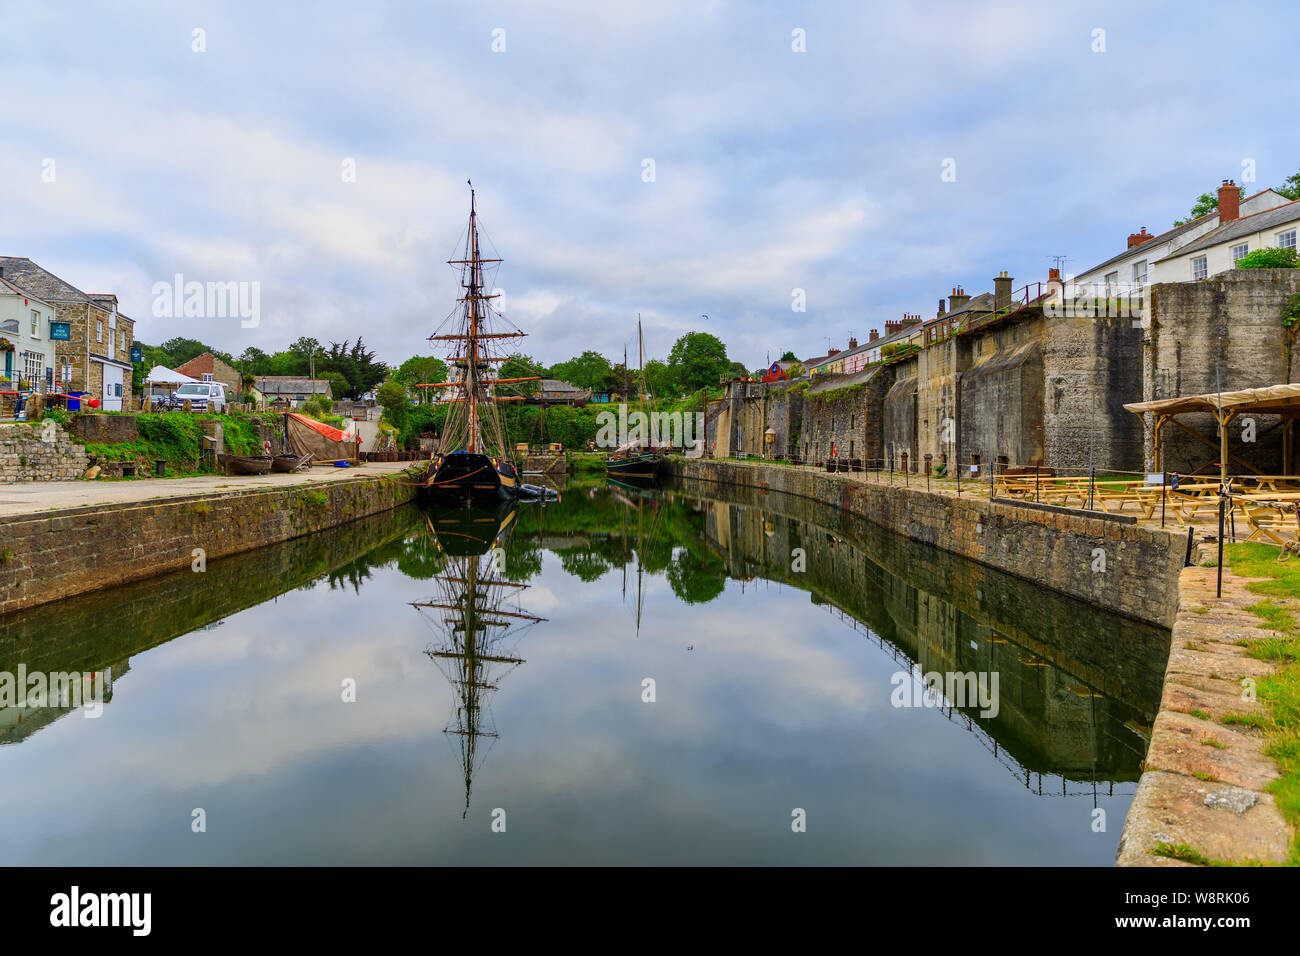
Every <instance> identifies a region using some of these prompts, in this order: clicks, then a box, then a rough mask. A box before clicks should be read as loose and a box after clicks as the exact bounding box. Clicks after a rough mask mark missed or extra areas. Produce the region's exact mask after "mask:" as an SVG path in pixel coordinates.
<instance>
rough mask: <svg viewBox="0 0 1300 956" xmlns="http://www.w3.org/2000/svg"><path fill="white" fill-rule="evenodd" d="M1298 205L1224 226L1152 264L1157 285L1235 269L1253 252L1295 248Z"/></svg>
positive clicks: (1299, 218)
mask: <svg viewBox="0 0 1300 956" xmlns="http://www.w3.org/2000/svg"><path fill="white" fill-rule="evenodd" d="M1297 228H1300V201H1296V202H1288V203H1287V204H1286V205H1283V206H1278V207H1276V208H1275V209H1266V210H1264V211H1263V212H1257V213H1254V214H1253V215H1248V216H1242V217H1240V218H1235V219H1231V220H1229V221H1227V222H1224V223H1223V224H1222V225H1220V226H1219V227H1218V228H1217V229H1215V230H1213V231H1212V232H1208V233H1206V234H1205V235H1203V236H1201V237H1200V238H1199V239H1197V240H1196V241H1195V242H1190V243H1188V244H1187V245H1185V246H1183V247H1182V248H1180V249H1179V250H1178V251H1177V252H1175V253H1174V254H1173V255H1170V256H1166V257H1165V258H1163V259H1160V260H1158V261H1157V262H1156V264H1155V267H1156V268H1155V281H1157V282H1192V281H1195V280H1196V279H1207V278H1209V277H1210V276H1212V275H1217V274H1218V273H1220V272H1226V271H1227V270H1229V269H1233V268H1236V265H1237V260H1238V259H1241V258H1243V257H1244V256H1246V255H1247V254H1248V253H1251V252H1254V251H1255V250H1256V249H1267V248H1281V249H1295V248H1296V232H1297Z"/></svg>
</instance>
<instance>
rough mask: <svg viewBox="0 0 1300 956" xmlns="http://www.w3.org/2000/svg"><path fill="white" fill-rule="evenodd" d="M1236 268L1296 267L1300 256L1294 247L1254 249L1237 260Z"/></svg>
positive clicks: (1299, 261) (1299, 265) (1299, 262)
mask: <svg viewBox="0 0 1300 956" xmlns="http://www.w3.org/2000/svg"><path fill="white" fill-rule="evenodd" d="M1237 268H1238V269H1296V268H1300V258H1297V256H1296V251H1295V250H1294V249H1271V248H1270V249H1256V250H1255V251H1254V252H1248V253H1246V255H1245V256H1243V257H1242V258H1240V259H1238V260H1237Z"/></svg>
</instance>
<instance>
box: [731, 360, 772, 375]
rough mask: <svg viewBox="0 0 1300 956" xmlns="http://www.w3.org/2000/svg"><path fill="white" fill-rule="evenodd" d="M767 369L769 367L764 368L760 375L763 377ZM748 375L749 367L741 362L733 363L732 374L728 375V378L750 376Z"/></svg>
mask: <svg viewBox="0 0 1300 956" xmlns="http://www.w3.org/2000/svg"><path fill="white" fill-rule="evenodd" d="M766 371H767V369H763V371H762V372H759V373H758V377H759V378H762V377H763V372H766ZM748 377H749V369H747V368H745V366H744V365H742V364H741V363H740V362H732V363H731V374H730V375H728V378H748Z"/></svg>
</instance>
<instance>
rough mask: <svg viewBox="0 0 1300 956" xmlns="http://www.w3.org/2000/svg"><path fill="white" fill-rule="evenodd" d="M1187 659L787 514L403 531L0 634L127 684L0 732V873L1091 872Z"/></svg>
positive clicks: (645, 499)
mask: <svg viewBox="0 0 1300 956" xmlns="http://www.w3.org/2000/svg"><path fill="white" fill-rule="evenodd" d="M519 585H525V586H519ZM1167 650H1168V633H1167V632H1163V631H1160V630H1157V629H1154V628H1150V627H1146V626H1143V625H1140V624H1135V623H1133V622H1131V621H1126V620H1123V619H1120V618H1117V617H1113V616H1109V615H1107V614H1105V613H1104V612H1101V611H1099V610H1097V609H1095V608H1090V607H1086V606H1083V605H1080V604H1078V603H1076V602H1073V601H1070V600H1068V599H1066V598H1063V597H1061V596H1059V595H1054V594H1051V593H1049V592H1046V591H1043V590H1041V589H1039V588H1037V587H1034V586H1033V585H1030V584H1028V583H1025V582H1023V581H1019V580H1017V579H1014V578H1010V577H1008V576H1005V575H1001V574H998V573H997V572H994V571H991V570H989V569H986V568H982V567H979V566H978V565H975V564H972V563H970V562H966V561H962V560H959V559H956V558H953V557H951V556H949V555H945V554H943V553H942V552H938V551H935V550H933V549H929V548H925V547H923V546H921V545H917V544H915V543H914V542H910V541H907V540H904V539H900V538H897V537H895V536H892V535H888V534H887V533H885V532H883V531H882V530H880V529H878V528H876V527H875V526H873V525H871V524H870V523H868V522H865V521H861V520H857V519H852V518H850V517H848V516H845V515H843V514H842V513H839V512H837V511H834V510H832V509H830V508H826V507H823V506H821V505H818V504H816V503H814V502H809V501H805V500H801V499H793V498H787V497H784V496H779V495H763V496H760V495H758V494H756V493H745V492H736V491H729V490H726V489H723V488H721V487H719V486H716V485H691V486H677V487H675V488H673V489H670V490H665V491H662V492H658V493H653V494H652V493H645V492H641V491H638V490H635V489H622V488H617V487H606V486H603V485H599V486H592V487H573V488H570V489H569V490H568V491H567V492H566V493H565V495H564V497H563V500H562V501H560V502H558V503H552V504H549V505H546V506H545V507H543V506H540V505H536V504H533V505H521V506H520V507H519V508H518V509H517V510H513V511H505V512H499V513H494V514H482V513H479V514H473V515H467V514H464V513H455V514H452V513H441V514H439V513H433V512H427V513H426V512H422V511H420V510H419V509H417V508H415V507H408V508H404V509H399V510H397V511H394V512H390V513H388V514H385V515H379V516H375V517H372V518H369V519H366V520H364V521H360V522H356V523H353V524H350V525H347V526H344V527H341V528H338V529H334V530H332V531H329V532H325V533H322V534H319V535H315V536H312V537H311V538H307V539H301V540H298V541H292V542H287V543H284V544H281V545H277V546H273V547H269V548H265V549H262V550H259V551H257V552H253V553H250V554H246V555H241V556H236V557H233V558H229V559H225V560H222V561H218V562H213V563H212V564H210V565H209V566H208V569H207V571H206V572H204V573H202V574H196V573H193V572H191V571H189V570H185V571H181V572H178V573H176V574H174V575H170V576H167V577H164V578H159V579H155V580H151V581H148V582H142V583H139V584H136V585H132V586H129V587H124V588H118V589H116V590H114V591H111V592H105V593H101V594H96V595H89V596H86V597H84V598H80V599H77V600H73V601H66V602H62V603H61V604H58V605H56V606H51V607H46V608H39V609H36V610H34V611H31V612H27V613H24V614H19V615H11V616H9V617H4V618H0V671H5V670H7V671H10V672H15V671H16V669H17V667H18V665H19V664H20V663H21V664H24V665H25V666H26V668H27V670H28V671H29V672H32V671H43V672H52V671H84V672H90V671H103V670H105V669H108V670H110V671H111V675H112V684H111V696H110V699H109V701H108V702H107V704H106V705H105V706H104V708H103V714H102V716H101V717H99V718H98V719H87V718H86V717H85V716H84V714H85V712H86V711H85V710H84V709H83V710H81V711H77V710H71V709H64V710H59V709H54V708H43V709H35V710H33V709H23V710H20V709H19V708H16V707H0V779H2V780H4V782H5V784H4V786H3V787H0V833H3V839H2V840H0V864H5V865H14V864H45V865H48V864H70V863H77V864H100V863H125V864H240V863H254V864H258V863H268V864H269V863H294V864H324V863H344V864H384V863H392V864H439V863H464V864H541V863H559V864H582V863H643V864H673V863H682V864H691V863H703V864H750V863H753V864H758V863H772V864H865V863H871V864H913V863H917V864H919V863H935V864H948V863H951V864H1098V865H1107V864H1109V863H1111V861H1112V860H1113V858H1114V854H1115V848H1116V844H1117V842H1118V839H1119V834H1120V829H1121V826H1122V823H1123V819H1124V814H1125V813H1126V812H1127V809H1128V805H1129V802H1130V800H1131V798H1132V794H1133V790H1134V786H1135V783H1136V780H1137V776H1138V772H1139V771H1138V767H1139V761H1140V760H1141V759H1142V757H1143V755H1144V753H1145V748H1146V739H1147V736H1148V734H1149V731H1150V725H1151V721H1152V719H1153V717H1154V713H1155V709H1156V704H1157V702H1158V699H1159V694H1160V685H1161V679H1162V675H1163V671H1164V665H1165V657H1166V654H1167ZM914 665H915V667H917V668H919V669H920V670H921V671H923V672H931V671H938V672H948V671H956V672H963V673H973V674H983V675H985V677H986V681H987V679H988V677H989V675H994V674H996V675H997V679H998V685H997V686H998V699H997V713H996V715H989V716H984V717H982V716H981V715H980V710H981V707H980V705H979V703H978V702H975V701H971V706H968V707H964V708H959V707H952V706H948V705H947V704H944V703H943V702H941V701H938V702H936V701H934V700H933V699H932V700H931V702H932V703H936V704H938V705H937V706H912V707H900V706H895V703H897V702H898V701H899V699H900V696H901V694H902V692H903V690H904V689H905V690H907V691H909V692H911V691H917V692H916V693H914V694H911V693H909V695H908V696H910V697H911V698H912V699H913V702H918V701H919V702H920V703H922V704H924V702H925V698H924V696H923V695H922V694H921V693H920V692H919V687H918V686H917V684H916V682H915V679H914V678H912V677H910V676H907V675H908V674H909V672H911V671H912V670H913V668H914ZM648 681H652V682H653V683H652V684H649V683H647V682H648ZM349 682H355V685H354V686H355V701H354V702H345V701H344V699H343V698H344V696H345V689H346V686H352V685H351V684H350V683H349ZM651 691H653V701H649V700H647V698H649V697H650V696H651ZM196 809H201V810H202V811H203V816H204V817H205V822H206V832H200V833H196V832H194V830H193V825H192V821H193V819H194V811H195V810H196ZM1096 809H1100V810H1103V811H1105V813H1104V827H1105V829H1104V830H1102V831H1099V830H1098V826H1099V821H1102V819H1103V818H1102V817H1101V816H1099V815H1098V814H1096V813H1095V810H1096ZM797 811H802V814H799V813H797ZM796 817H802V818H804V819H806V830H805V832H795V830H794V828H793V826H792V824H793V823H794V821H795V819H796ZM494 821H496V823H497V827H498V829H499V828H500V826H501V824H502V822H503V823H504V828H505V832H495V831H494V829H493V824H494Z"/></svg>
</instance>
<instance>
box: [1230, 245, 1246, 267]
mask: <svg viewBox="0 0 1300 956" xmlns="http://www.w3.org/2000/svg"><path fill="white" fill-rule="evenodd" d="M1248 252H1250V243H1248V242H1243V243H1242V244H1241V245H1239V246H1233V247H1232V261H1233V262H1240V261H1241V260H1242V259H1244V258H1246V253H1248Z"/></svg>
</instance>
